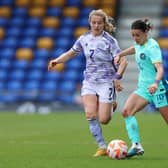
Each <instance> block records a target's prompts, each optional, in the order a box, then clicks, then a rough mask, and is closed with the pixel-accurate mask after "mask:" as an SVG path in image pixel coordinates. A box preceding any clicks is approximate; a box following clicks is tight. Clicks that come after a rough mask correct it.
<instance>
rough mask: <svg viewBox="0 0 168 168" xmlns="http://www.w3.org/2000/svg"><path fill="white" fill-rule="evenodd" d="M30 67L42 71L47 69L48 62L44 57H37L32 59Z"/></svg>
mask: <svg viewBox="0 0 168 168" xmlns="http://www.w3.org/2000/svg"><path fill="white" fill-rule="evenodd" d="M30 68H32V69H39V70H40V71H43V70H47V62H46V60H44V59H35V60H33V61H32V63H31V65H30Z"/></svg>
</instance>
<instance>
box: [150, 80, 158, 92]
mask: <svg viewBox="0 0 168 168" xmlns="http://www.w3.org/2000/svg"><path fill="white" fill-rule="evenodd" d="M157 89H158V84H157V83H153V84H152V85H150V86H149V88H148V91H149V93H150V94H154V93H155V92H156V90H157Z"/></svg>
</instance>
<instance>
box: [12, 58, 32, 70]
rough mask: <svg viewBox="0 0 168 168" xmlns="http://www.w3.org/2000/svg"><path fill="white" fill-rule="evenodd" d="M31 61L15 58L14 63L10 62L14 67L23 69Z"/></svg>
mask: <svg viewBox="0 0 168 168" xmlns="http://www.w3.org/2000/svg"><path fill="white" fill-rule="evenodd" d="M30 64H31V63H30V62H28V61H27V60H15V61H14V63H12V65H13V68H14V69H21V70H22V71H24V70H25V69H27V68H28V67H29V65H30Z"/></svg>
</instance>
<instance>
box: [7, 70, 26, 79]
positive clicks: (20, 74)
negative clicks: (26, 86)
mask: <svg viewBox="0 0 168 168" xmlns="http://www.w3.org/2000/svg"><path fill="white" fill-rule="evenodd" d="M25 75H26V74H25V72H24V71H23V70H21V69H19V70H14V71H12V72H11V73H10V74H9V78H10V80H17V81H19V80H22V81H23V80H24V78H25Z"/></svg>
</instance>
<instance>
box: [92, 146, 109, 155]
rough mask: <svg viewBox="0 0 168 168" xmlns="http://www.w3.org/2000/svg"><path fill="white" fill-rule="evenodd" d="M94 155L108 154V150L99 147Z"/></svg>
mask: <svg viewBox="0 0 168 168" xmlns="http://www.w3.org/2000/svg"><path fill="white" fill-rule="evenodd" d="M93 156H94V157H99V156H107V150H106V149H102V148H99V149H97V151H96V153H95V154H94V155H93Z"/></svg>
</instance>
